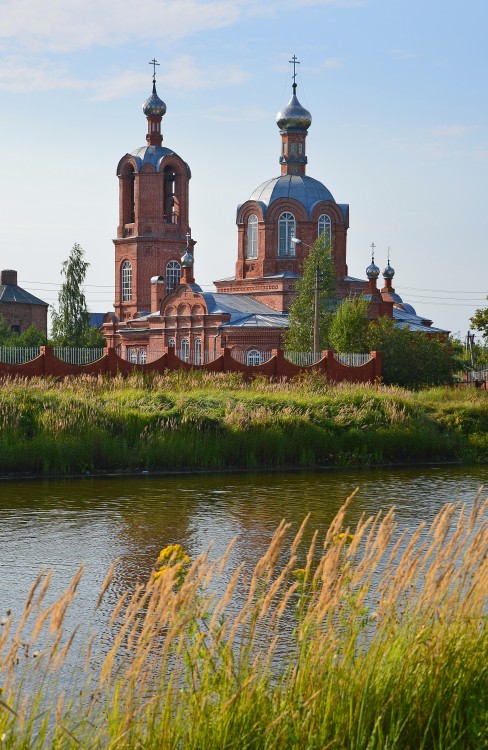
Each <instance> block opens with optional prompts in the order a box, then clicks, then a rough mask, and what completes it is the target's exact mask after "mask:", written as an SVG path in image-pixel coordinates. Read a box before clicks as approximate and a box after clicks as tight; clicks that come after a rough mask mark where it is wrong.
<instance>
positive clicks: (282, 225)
mask: <svg viewBox="0 0 488 750" xmlns="http://www.w3.org/2000/svg"><path fill="white" fill-rule="evenodd" d="M294 236H295V217H294V216H293V214H290V213H289V212H288V211H285V213H283V214H281V216H280V218H279V219H278V255H281V256H284V257H290V256H292V255H295V245H294V244H293V242H292V241H291V238H292V237H294Z"/></svg>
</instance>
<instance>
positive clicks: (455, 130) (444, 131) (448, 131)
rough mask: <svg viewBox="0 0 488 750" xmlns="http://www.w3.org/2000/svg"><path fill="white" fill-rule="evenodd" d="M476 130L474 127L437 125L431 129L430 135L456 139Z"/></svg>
mask: <svg viewBox="0 0 488 750" xmlns="http://www.w3.org/2000/svg"><path fill="white" fill-rule="evenodd" d="M476 128H477V126H476V125H458V124H452V125H438V126H437V127H435V128H432V129H431V133H432V134H433V135H440V136H455V137H457V136H460V135H465V134H466V133H471V131H473V130H476Z"/></svg>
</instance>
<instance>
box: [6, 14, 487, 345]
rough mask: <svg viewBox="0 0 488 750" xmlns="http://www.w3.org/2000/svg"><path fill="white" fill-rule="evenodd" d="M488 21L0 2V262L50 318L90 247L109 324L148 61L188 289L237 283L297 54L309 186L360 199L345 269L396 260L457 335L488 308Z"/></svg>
mask: <svg viewBox="0 0 488 750" xmlns="http://www.w3.org/2000/svg"><path fill="white" fill-rule="evenodd" d="M487 25H488V3H487V2H486V0H465V2H464V3H463V4H460V3H459V2H454V0H267V1H266V2H262V1H260V2H258V1H257V0H145V2H144V3H141V2H140V0H138V1H137V2H136V0H43V2H42V3H40V2H39V1H38V0H0V97H1V102H2V104H1V107H0V118H1V119H0V126H1V128H0V132H1V134H2V167H3V168H2V179H1V180H0V206H1V211H0V217H1V225H2V236H3V240H2V242H1V245H0V267H1V268H14V269H16V270H17V271H18V279H19V284H20V286H22V287H23V288H25V289H27V290H28V291H30V292H32V293H33V294H35V295H36V296H38V297H40V298H41V299H43V300H45V301H46V302H49V303H51V304H54V305H56V304H57V294H58V291H59V288H60V284H61V283H62V276H61V273H60V270H61V264H62V263H63V261H64V260H66V258H67V257H68V255H69V251H70V249H71V247H72V245H73V243H75V242H78V243H80V244H81V245H82V247H83V249H84V250H85V256H86V260H87V261H88V262H89V263H90V267H89V271H88V274H87V277H86V287H85V293H86V297H87V302H88V306H89V308H90V310H91V311H93V312H105V311H108V310H111V309H112V306H113V299H114V247H113V243H112V239H113V238H114V237H115V236H116V227H117V223H118V180H117V177H116V167H117V164H118V162H119V160H120V158H121V157H122V156H123V155H124V154H126V153H127V152H129V153H130V152H131V151H133V150H134V149H135V148H137V147H139V146H142V145H144V144H145V134H146V119H145V117H144V114H143V112H142V104H143V102H144V100H145V99H146V98H147V97H148V96H149V94H150V92H151V87H152V66H150V65H149V64H148V63H149V61H150V60H152V59H153V58H156V59H157V60H158V61H159V63H160V66H159V68H157V90H158V94H159V96H160V97H161V98H162V99H163V100H164V101H165V102H166V105H167V113H166V115H165V117H164V118H163V123H162V129H163V136H164V142H163V145H164V146H167V147H169V148H171V149H173V150H174V151H176V153H178V154H179V155H180V156H181V157H182V158H183V159H184V160H185V161H186V162H188V164H189V165H190V168H191V171H192V179H191V182H190V224H191V229H192V236H193V238H194V239H195V240H196V241H197V245H196V249H195V277H196V281H197V283H199V284H200V286H201V287H202V288H203V289H204V290H210V289H212V288H213V287H212V282H213V281H214V280H215V279H220V278H225V277H228V276H231V275H233V274H234V270H235V262H236V258H237V228H236V225H235V216H236V207H237V205H238V204H240V203H243V202H244V201H246V200H247V199H248V198H249V196H250V195H251V193H252V192H253V190H254V189H255V188H256V187H257V186H258V185H260V184H261V183H262V182H264V181H265V180H267V179H269V178H271V177H275V176H277V175H279V173H280V167H279V164H278V158H279V153H280V136H279V131H278V128H277V126H276V123H275V118H276V113H277V112H278V111H279V110H280V109H281V108H282V107H283V106H284V105H285V104H286V103H287V101H288V100H289V98H290V95H291V75H292V66H291V65H290V63H289V60H290V59H291V57H292V55H296V56H297V57H298V59H299V60H300V65H299V66H298V77H297V82H298V90H297V94H298V98H299V100H300V102H301V103H302V104H303V105H304V106H305V107H306V108H307V109H308V110H310V112H311V113H312V120H313V121H312V125H311V127H310V130H309V135H308V139H307V155H308V168H307V174H309V175H310V176H312V177H314V178H315V179H318V180H320V181H321V182H323V183H324V184H325V185H326V186H327V187H328V188H329V190H330V191H331V193H332V195H333V196H334V198H335V200H336V201H337V202H338V203H349V206H350V229H349V233H348V266H349V274H350V275H352V276H356V277H359V278H365V273H364V271H365V268H366V266H367V265H369V263H370V260H371V249H370V246H371V243H373V242H374V244H375V245H376V251H375V260H376V263H377V265H379V266H380V268H381V269H383V268H384V267H385V265H386V263H387V254H388V248H390V262H391V265H392V266H393V268H395V271H396V274H395V278H394V286H395V288H396V290H397V292H398V293H399V294H400V295H401V296H402V297H403V299H404V301H407V302H409V303H410V304H412V305H413V306H414V308H415V309H416V310H417V312H418V313H419V314H421V315H423V316H424V317H427V318H430V319H431V320H433V321H434V325H435V326H438V327H440V328H444V329H448V330H450V331H452V332H453V333H454V334H456V335H458V336H460V337H461V338H464V337H465V335H466V332H467V330H468V329H469V328H470V322H469V318H470V316H471V315H473V313H474V311H475V310H476V309H477V308H479V307H484V306H486V304H487V303H486V295H487V294H488V253H487V248H486V238H487V236H488V210H487V206H486V203H487V198H488V196H487V189H486V184H487V180H486V173H487V169H488V130H487V107H488V105H487V101H488V100H487V97H486V80H487V73H488V56H487V51H486V31H487Z"/></svg>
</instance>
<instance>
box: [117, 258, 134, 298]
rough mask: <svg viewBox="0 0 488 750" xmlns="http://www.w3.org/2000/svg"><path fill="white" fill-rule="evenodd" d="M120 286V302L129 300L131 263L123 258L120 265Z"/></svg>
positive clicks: (130, 296) (130, 293) (130, 295)
mask: <svg viewBox="0 0 488 750" xmlns="http://www.w3.org/2000/svg"><path fill="white" fill-rule="evenodd" d="M120 275H121V279H120V281H121V288H122V302H130V300H131V299H132V264H131V262H130V261H128V260H124V262H123V263H122V266H121V271H120Z"/></svg>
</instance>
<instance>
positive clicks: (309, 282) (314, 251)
mask: <svg viewBox="0 0 488 750" xmlns="http://www.w3.org/2000/svg"><path fill="white" fill-rule="evenodd" d="M317 276H318V289H319V295H318V297H319V299H318V301H319V304H318V321H319V347H318V348H319V351H322V350H323V349H328V347H329V328H330V323H331V320H332V317H333V315H334V310H335V307H336V304H337V293H336V286H335V270H334V261H333V260H332V253H331V246H330V241H329V240H327V239H326V238H325V236H324V235H323V234H322V235H321V236H320V237H319V238H318V239H317V240H316V241H315V242H314V244H313V245H312V246H311V247H310V252H309V254H308V257H307V258H306V259H305V261H304V263H303V276H302V278H301V279H299V280H298V282H297V286H296V297H295V299H294V300H293V302H292V303H291V305H290V313H289V328H288V332H287V334H286V350H287V351H289V352H311V351H313V349H314V345H313V340H314V335H313V332H314V318H315V287H316V279H317Z"/></svg>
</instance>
